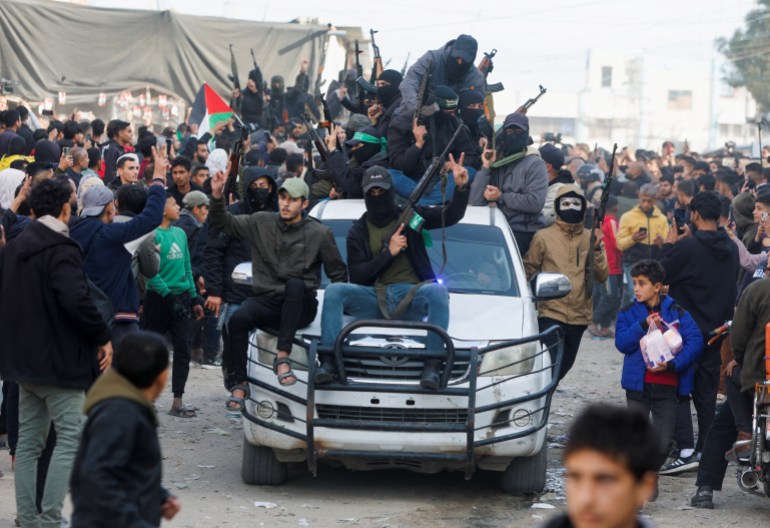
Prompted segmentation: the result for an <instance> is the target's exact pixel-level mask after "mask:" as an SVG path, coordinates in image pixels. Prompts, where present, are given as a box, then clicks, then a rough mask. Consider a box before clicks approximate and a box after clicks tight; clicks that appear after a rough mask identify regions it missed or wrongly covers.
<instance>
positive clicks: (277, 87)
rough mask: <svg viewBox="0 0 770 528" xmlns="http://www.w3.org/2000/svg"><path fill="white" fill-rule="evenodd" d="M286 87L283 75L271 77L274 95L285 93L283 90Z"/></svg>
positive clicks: (271, 88) (271, 87)
mask: <svg viewBox="0 0 770 528" xmlns="http://www.w3.org/2000/svg"><path fill="white" fill-rule="evenodd" d="M285 88H286V84H285V83H284V80H283V77H281V76H280V75H273V77H272V78H271V79H270V90H271V92H272V95H274V96H275V95H283V91H284V89H285Z"/></svg>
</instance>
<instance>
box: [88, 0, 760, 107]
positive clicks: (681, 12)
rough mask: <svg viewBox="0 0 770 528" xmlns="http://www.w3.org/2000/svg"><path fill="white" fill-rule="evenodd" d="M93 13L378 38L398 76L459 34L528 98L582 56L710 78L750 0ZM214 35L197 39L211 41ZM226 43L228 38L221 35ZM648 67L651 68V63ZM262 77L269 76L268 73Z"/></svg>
mask: <svg viewBox="0 0 770 528" xmlns="http://www.w3.org/2000/svg"><path fill="white" fill-rule="evenodd" d="M90 3H91V5H93V6H99V7H126V8H147V9H153V10H155V9H158V8H160V9H161V10H166V9H172V10H175V11H178V12H181V13H187V14H195V15H207V16H224V17H234V18H240V19H250V20H259V21H266V22H287V21H289V20H292V19H294V18H297V17H309V18H318V20H319V22H320V23H322V24H325V23H327V22H330V23H333V24H334V25H337V26H360V27H362V28H363V29H364V31H365V32H368V30H369V29H370V28H373V29H376V30H378V31H379V33H378V34H377V39H378V41H377V43H378V45H379V46H380V48H381V51H382V55H383V58H384V59H385V60H388V59H392V62H391V64H390V67H393V68H395V69H400V68H401V66H402V65H403V64H404V60H405V58H406V56H407V53H409V52H411V57H412V59H411V60H412V61H414V59H415V58H417V57H419V56H420V55H421V54H422V53H423V52H425V51H426V50H428V49H435V48H438V47H440V46H441V45H443V44H444V43H445V42H446V41H447V40H450V39H452V38H455V37H456V36H457V35H458V34H460V33H469V34H471V35H473V36H475V37H476V38H477V40H478V41H479V56H481V51H488V50H490V49H492V48H497V50H498V52H499V53H498V57H497V58H496V61H495V71H494V72H493V73H492V74H491V75H490V78H489V80H490V82H497V81H502V82H503V84H505V86H506V87H507V88H511V89H514V90H522V91H525V92H528V91H533V92H535V91H536V89H537V85H538V84H543V85H544V86H546V87H547V88H549V89H553V90H577V89H579V88H580V87H581V86H582V83H583V80H584V75H583V72H584V68H585V60H586V51H587V50H588V49H589V48H592V49H594V50H596V51H601V52H605V51H612V50H614V51H618V52H621V53H623V54H624V55H627V56H628V57H633V56H638V55H644V56H645V59H646V60H645V63H646V64H652V65H653V66H654V67H656V68H661V69H664V70H670V71H688V70H689V71H692V70H694V69H700V70H709V69H710V63H711V61H712V59H717V60H718V61H723V59H722V57H721V55H720V54H719V53H718V52H717V51H716V48H715V46H714V40H715V39H716V38H717V37H720V36H725V37H729V36H731V35H732V34H733V32H734V31H735V30H736V29H737V28H739V27H742V26H743V22H744V18H745V16H746V14H747V13H748V12H749V11H750V10H751V9H752V8H753V7H755V6H756V2H755V0H729V1H728V0H707V1H705V2H704V1H703V0H622V1H611V0H547V1H541V2H539V3H536V2H522V1H520V0H508V1H501V0H492V1H485V2H480V1H477V2H471V1H468V0H421V1H414V0H353V1H350V0H280V1H278V0H91V1H90ZM537 4H539V5H537ZM218 37H219V36H217V35H208V36H203V38H214V39H216V38H218ZM221 38H224V39H225V40H224V41H226V36H225V35H223V36H221ZM648 61H649V62H648ZM268 73H269V72H268Z"/></svg>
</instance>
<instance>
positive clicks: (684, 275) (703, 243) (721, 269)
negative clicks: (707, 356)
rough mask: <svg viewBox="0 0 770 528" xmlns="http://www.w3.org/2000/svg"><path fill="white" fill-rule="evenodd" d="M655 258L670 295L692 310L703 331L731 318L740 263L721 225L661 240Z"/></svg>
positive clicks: (736, 250)
mask: <svg viewBox="0 0 770 528" xmlns="http://www.w3.org/2000/svg"><path fill="white" fill-rule="evenodd" d="M658 260H659V261H660V263H661V264H662V265H663V267H664V268H665V269H666V282H667V283H668V284H669V285H670V290H669V295H670V296H671V297H673V298H674V299H675V300H676V302H677V303H679V304H680V305H681V306H682V307H683V308H684V309H685V310H687V311H688V312H690V314H692V316H693V318H694V319H695V322H696V323H697V324H698V328H700V330H701V332H703V334H704V335H707V334H708V333H709V332H710V331H711V330H713V329H715V328H717V327H718V326H720V325H722V324H723V323H724V322H725V321H728V320H730V319H732V317H733V310H734V307H735V297H736V295H737V287H736V279H737V277H738V270H739V269H740V264H739V262H738V247H737V246H736V245H735V243H734V242H733V241H732V240H730V237H729V236H728V235H727V232H726V231H725V230H724V229H721V228H720V229H718V230H717V231H696V232H695V235H694V236H692V237H691V238H685V239H684V240H681V241H680V242H677V243H676V244H664V245H663V248H662V249H661V251H660V253H659V257H658Z"/></svg>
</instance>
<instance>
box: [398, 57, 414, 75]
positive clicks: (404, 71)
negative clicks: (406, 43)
mask: <svg viewBox="0 0 770 528" xmlns="http://www.w3.org/2000/svg"><path fill="white" fill-rule="evenodd" d="M411 56H412V54H411V53H407V54H406V60H405V61H404V65H403V66H402V67H401V78H404V77H406V70H407V69H408V68H409V57H411Z"/></svg>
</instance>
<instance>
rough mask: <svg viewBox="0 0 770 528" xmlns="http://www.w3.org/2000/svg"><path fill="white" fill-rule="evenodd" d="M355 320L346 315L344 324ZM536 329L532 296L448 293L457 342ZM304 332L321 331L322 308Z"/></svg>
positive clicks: (320, 302)
mask: <svg viewBox="0 0 770 528" xmlns="http://www.w3.org/2000/svg"><path fill="white" fill-rule="evenodd" d="M318 305H319V307H320V306H323V290H319V291H318ZM352 321H353V318H352V317H349V316H345V321H344V323H345V324H348V323H350V322H352ZM537 332H538V330H537V314H536V312H535V307H534V304H533V303H532V301H531V299H529V298H526V297H525V298H522V297H504V296H492V295H473V294H467V293H450V294H449V335H450V336H451V337H452V339H454V340H455V341H456V342H457V343H456V344H458V345H461V343H460V342H466V343H465V345H466V346H468V343H467V342H473V343H479V344H480V345H481V344H485V343H486V342H487V341H503V340H508V339H518V338H521V337H524V336H525V335H533V334H536V333H537ZM299 333H301V334H302V335H305V336H315V337H318V336H320V335H321V310H320V309H319V311H318V314H317V315H316V318H315V320H314V321H313V323H312V324H311V325H310V326H309V327H307V328H304V329H302V330H300V332H299ZM377 333H378V334H394V335H396V334H397V335H409V334H415V335H419V332H409V331H406V330H399V331H398V332H395V331H388V329H385V328H381V329H377Z"/></svg>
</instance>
